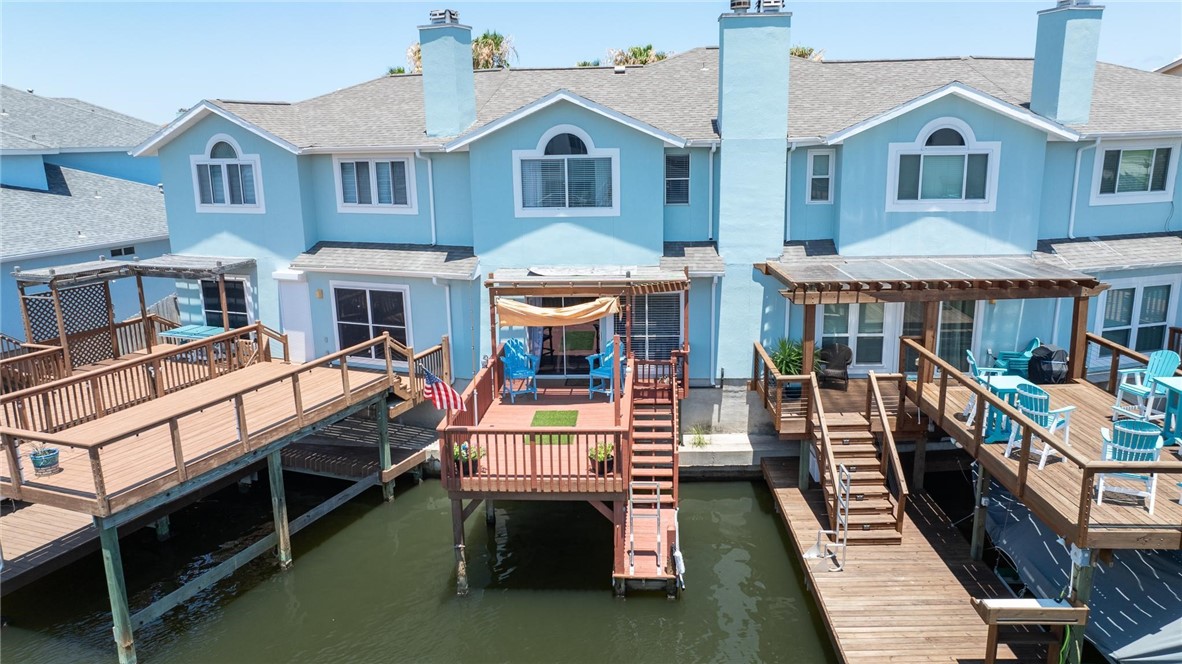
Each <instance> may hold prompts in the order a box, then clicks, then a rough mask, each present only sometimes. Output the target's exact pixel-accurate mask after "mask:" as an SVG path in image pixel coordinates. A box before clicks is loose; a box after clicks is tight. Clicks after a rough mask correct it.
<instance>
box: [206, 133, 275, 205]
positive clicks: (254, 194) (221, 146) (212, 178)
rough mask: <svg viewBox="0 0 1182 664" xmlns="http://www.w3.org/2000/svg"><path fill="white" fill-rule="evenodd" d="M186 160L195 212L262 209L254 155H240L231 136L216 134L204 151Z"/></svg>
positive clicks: (257, 163) (259, 180)
mask: <svg viewBox="0 0 1182 664" xmlns="http://www.w3.org/2000/svg"><path fill="white" fill-rule="evenodd" d="M190 159H191V163H192V166H193V191H194V198H195V199H196V201H197V211H198V212H237V213H261V212H264V211H265V210H264V208H263V191H262V181H261V179H260V176H259V157H258V155H245V154H242V150H241V149H240V148H239V147H238V144H237V143H236V142H235V141H234V139H232V138H230V137H229V136H225V135H219V136H214V137H213V138H212V139H211V140H210V142H209V147H208V148H207V150H206V151H205V153H204V154H200V155H193V156H192V157H191V158H190Z"/></svg>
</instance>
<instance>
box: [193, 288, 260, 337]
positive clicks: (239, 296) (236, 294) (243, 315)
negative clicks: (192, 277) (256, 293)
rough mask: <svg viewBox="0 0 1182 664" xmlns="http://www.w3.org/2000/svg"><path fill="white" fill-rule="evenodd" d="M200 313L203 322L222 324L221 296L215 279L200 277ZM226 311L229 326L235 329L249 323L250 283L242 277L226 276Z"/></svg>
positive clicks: (214, 325)
mask: <svg viewBox="0 0 1182 664" xmlns="http://www.w3.org/2000/svg"><path fill="white" fill-rule="evenodd" d="M198 283H199V285H200V287H201V313H202V316H203V317H204V320H205V324H206V325H209V326H211V327H221V326H222V322H223V321H222V296H221V291H220V290H219V289H218V281H217V279H201V280H200V281H199V282H198ZM226 311H227V312H229V314H230V328H231V329H237V328H239V327H246V326H247V325H250V323H251V320H252V319H253V318H254V317H253V316H252V315H251V313H250V312H251V292H250V283H249V282H248V281H247V280H246V279H243V278H237V279H233V278H230V277H226Z"/></svg>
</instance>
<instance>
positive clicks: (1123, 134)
mask: <svg viewBox="0 0 1182 664" xmlns="http://www.w3.org/2000/svg"><path fill="white" fill-rule="evenodd" d="M1180 134H1182V127H1179V128H1178V129H1163V130H1161V131H1105V132H1097V133H1095V134H1084V135H1082V136H1080V140H1081V141H1083V140H1093V139H1094V140H1097V141H1098V140H1101V139H1108V140H1112V139H1116V138H1121V139H1124V138H1177V137H1178V136H1179V135H1180Z"/></svg>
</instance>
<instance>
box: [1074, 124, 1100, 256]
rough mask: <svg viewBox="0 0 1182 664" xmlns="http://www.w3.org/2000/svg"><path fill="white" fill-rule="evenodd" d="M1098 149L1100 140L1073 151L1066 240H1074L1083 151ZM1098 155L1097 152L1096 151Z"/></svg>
mask: <svg viewBox="0 0 1182 664" xmlns="http://www.w3.org/2000/svg"><path fill="white" fill-rule="evenodd" d="M1098 147H1100V139H1098V138H1097V139H1096V142H1095V143H1092V144H1091V145H1084V146H1082V147H1080V148H1079V149H1077V150H1076V151H1075V176H1074V177H1073V178H1072V180H1071V212H1070V214H1069V215H1068V217H1067V238H1068V239H1070V240H1074V239H1075V205H1076V200H1077V199H1078V198H1079V165H1080V162H1081V161H1082V160H1083V153H1084V150H1091V149H1092V148H1098ZM1096 154H1097V155H1099V154H1100V152H1099V150H1097V151H1096Z"/></svg>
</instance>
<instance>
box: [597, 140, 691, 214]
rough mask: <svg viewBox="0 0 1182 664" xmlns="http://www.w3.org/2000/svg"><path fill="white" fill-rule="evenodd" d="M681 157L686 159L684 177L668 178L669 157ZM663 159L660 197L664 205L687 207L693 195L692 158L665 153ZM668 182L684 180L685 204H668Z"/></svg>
mask: <svg viewBox="0 0 1182 664" xmlns="http://www.w3.org/2000/svg"><path fill="white" fill-rule="evenodd" d="M682 156H684V157H685V158H686V164H685V177H683V178H671V177H669V162H668V159H669V157H682ZM665 159H666V161H665V164H664V165H665V178H664V180H662V181H661V184H662V186H663V187H664V191H663V192H661V196H662V197H663V198H664V200H665V205H672V206H678V207H680V206H688V205H689V204H690V201H692V200H693V195H694V193H693V177H691V175H690V173H691V171H692V170H693V162H694V157H693V155H691V154H690V153H689V152H666V153H665ZM669 180H685V202H684V203H670V202H669ZM613 186H614V183H613ZM613 193H614V192H613ZM612 202H613V203H614V202H615V201H612Z"/></svg>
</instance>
